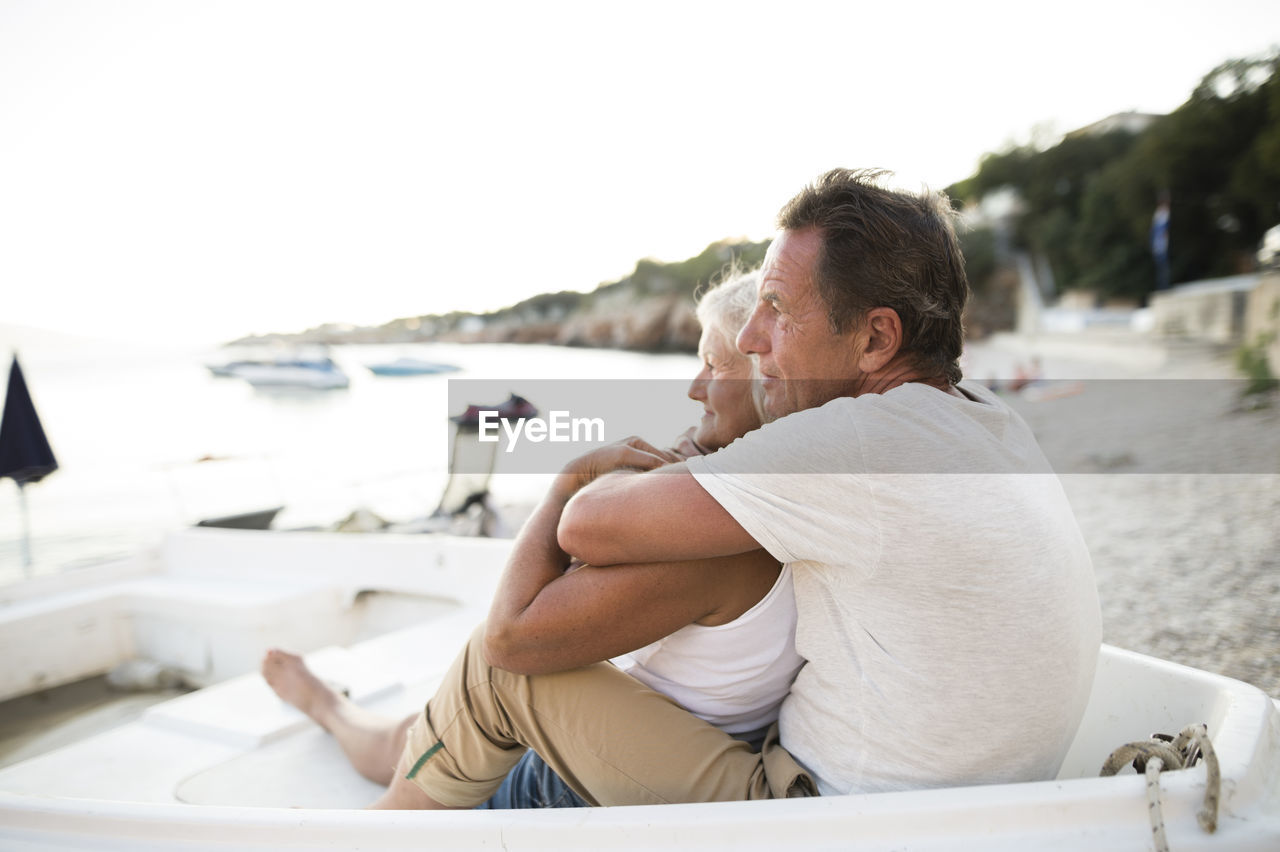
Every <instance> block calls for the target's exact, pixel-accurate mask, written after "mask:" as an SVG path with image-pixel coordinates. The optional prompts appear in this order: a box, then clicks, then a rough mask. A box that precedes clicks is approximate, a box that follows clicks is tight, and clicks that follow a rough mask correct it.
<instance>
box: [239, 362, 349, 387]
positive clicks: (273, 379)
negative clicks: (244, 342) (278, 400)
mask: <svg viewBox="0 0 1280 852" xmlns="http://www.w3.org/2000/svg"><path fill="white" fill-rule="evenodd" d="M231 375H233V376H236V377H238V378H241V379H244V380H245V381H246V382H248V383H249V384H251V385H253V386H254V387H292V388H314V389H317V390H328V389H330V388H345V387H347V386H349V385H350V384H351V380H350V379H349V378H347V374H346V373H344V372H343V371H342V368H341V367H339V366H338V365H337V364H336V363H335V362H334V360H333V359H332V358H315V359H296V360H294V359H283V360H278V361H272V362H269V363H253V362H250V363H245V364H241V365H239V366H237V367H234V368H233V369H232V371H231Z"/></svg>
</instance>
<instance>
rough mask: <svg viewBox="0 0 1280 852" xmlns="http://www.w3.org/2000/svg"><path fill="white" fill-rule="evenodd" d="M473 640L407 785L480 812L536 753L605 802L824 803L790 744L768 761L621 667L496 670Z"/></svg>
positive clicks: (773, 746)
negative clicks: (808, 799)
mask: <svg viewBox="0 0 1280 852" xmlns="http://www.w3.org/2000/svg"><path fill="white" fill-rule="evenodd" d="M483 635H484V629H483V627H481V628H480V629H478V630H477V631H476V632H475V633H474V634H472V636H471V640H470V641H469V642H468V643H467V646H466V648H464V649H463V651H462V654H461V655H460V656H459V657H458V659H457V660H455V661H454V664H453V666H452V667H451V668H450V669H449V672H448V674H446V675H445V679H444V683H442V684H441V686H440V689H439V691H438V692H436V695H435V697H434V698H432V699H431V700H430V701H429V702H428V703H427V706H426V709H425V711H424V713H423V716H422V717H421V718H419V719H418V721H417V723H416V724H415V725H414V726H413V729H412V730H410V732H409V737H408V742H407V743H406V746H405V748H406V752H407V754H406V761H405V763H406V764H407V765H408V766H409V767H410V769H409V772H408V775H407V777H408V778H409V780H411V781H413V782H414V783H415V784H417V785H418V786H419V787H420V788H421V789H422V790H423V791H424V792H426V794H427V795H428V796H430V797H431V798H433V799H435V800H436V801H437V802H439V803H441V804H443V805H449V806H452V807H473V806H475V805H478V804H480V803H481V802H483V801H485V800H486V799H488V798H489V796H491V795H492V794H493V793H494V791H496V790H497V789H498V787H499V785H501V784H502V779H503V778H505V777H506V774H507V772H508V771H510V769H511V768H512V767H513V766H515V764H516V762H517V761H518V760H519V759H520V757H521V756H522V755H523V754H524V752H525V749H526V748H532V749H533V750H534V751H536V752H537V753H538V754H539V755H540V756H541V757H542V759H543V760H545V761H546V762H547V764H548V765H550V766H551V768H552V769H554V770H555V772H556V774H558V775H559V776H560V777H561V778H563V779H564V780H565V782H567V783H568V784H569V786H571V787H572V788H573V789H574V791H576V792H577V793H578V794H579V795H580V796H582V797H583V798H584V799H586V800H587V801H588V802H591V803H592V804H595V805H642V804H665V803H670V802H711V801H736V800H742V799H770V798H775V797H784V796H810V795H817V792H816V788H815V786H814V784H813V781H812V780H811V779H810V778H809V776H808V775H807V774H806V773H805V771H804V770H803V769H802V768H801V767H800V765H799V764H797V763H796V761H795V760H794V759H793V758H792V757H791V755H790V754H788V753H787V752H786V750H785V749H783V748H782V747H781V745H779V743H778V733H777V725H774V727H773V728H772V729H770V731H769V735H768V737H767V738H766V739H765V744H764V747H763V749H762V750H761V751H760V753H758V754H757V753H754V752H752V751H751V748H750V747H749V746H748V745H747V744H746V743H743V742H740V741H739V740H735V739H733V738H732V737H730V736H729V735H728V734H726V733H724V732H723V731H721V730H720V729H719V728H716V727H714V726H713V725H710V724H708V723H706V722H704V721H702V720H701V719H699V718H697V717H696V716H693V715H692V714H690V713H689V712H688V711H686V710H684V709H683V708H682V707H680V706H679V705H678V704H676V703H675V702H674V701H672V700H671V699H670V698H667V697H666V696H664V695H662V694H660V693H657V692H654V691H653V690H651V689H649V688H648V687H646V686H644V685H643V684H642V683H640V682H639V681H637V680H636V679H635V678H632V677H631V676H629V675H627V674H624V673H623V672H621V671H619V670H618V669H617V668H615V667H614V666H612V665H610V664H609V663H596V664H595V665H591V666H587V667H585V668H581V669H574V670H572V671H567V672H560V673H557V674H552V675H537V676H533V677H529V676H524V675H514V674H511V673H509V672H506V671H503V670H501V669H495V668H492V667H491V666H489V664H488V663H487V662H486V660H485V658H484V652H483V649H482V641H483Z"/></svg>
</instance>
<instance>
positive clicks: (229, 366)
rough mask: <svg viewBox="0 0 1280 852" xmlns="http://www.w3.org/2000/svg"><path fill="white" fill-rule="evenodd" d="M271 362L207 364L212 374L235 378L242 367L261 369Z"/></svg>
mask: <svg viewBox="0 0 1280 852" xmlns="http://www.w3.org/2000/svg"><path fill="white" fill-rule="evenodd" d="M271 363H272V362H271V361H228V362H227V363H225V364H205V367H206V368H208V370H209V372H210V373H213V375H215V376H220V377H224V378H226V377H233V376H235V374H236V370H238V369H240V368H241V367H260V366H264V365H269V364H271Z"/></svg>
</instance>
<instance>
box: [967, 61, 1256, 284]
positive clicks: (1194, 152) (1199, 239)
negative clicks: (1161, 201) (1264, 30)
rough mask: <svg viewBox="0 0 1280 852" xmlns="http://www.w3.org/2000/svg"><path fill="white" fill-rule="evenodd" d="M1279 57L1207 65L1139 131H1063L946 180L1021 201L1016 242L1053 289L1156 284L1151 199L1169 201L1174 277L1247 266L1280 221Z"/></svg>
mask: <svg viewBox="0 0 1280 852" xmlns="http://www.w3.org/2000/svg"><path fill="white" fill-rule="evenodd" d="M1278 64H1280V54H1275V53H1273V54H1272V55H1269V56H1267V57H1263V58H1254V59H1235V60H1231V61H1229V62H1225V63H1223V64H1222V65H1220V66H1219V67H1217V68H1215V69H1214V70H1213V71H1211V72H1209V74H1207V75H1206V76H1205V77H1204V79H1203V80H1202V81H1201V83H1200V85H1199V86H1197V87H1196V89H1195V91H1194V92H1193V93H1192V94H1191V97H1190V98H1189V99H1188V100H1187V102H1186V103H1185V104H1183V105H1182V106H1181V107H1179V108H1178V109H1176V110H1175V111H1174V112H1172V113H1171V114H1169V115H1167V116H1163V117H1161V118H1159V119H1157V120H1156V121H1155V122H1153V123H1152V124H1151V125H1150V126H1149V127H1148V128H1147V129H1146V130H1145V131H1143V132H1142V133H1140V134H1130V133H1125V132H1113V133H1106V134H1101V135H1091V134H1088V133H1086V132H1077V133H1075V134H1069V135H1068V136H1067V137H1066V138H1064V139H1063V140H1062V141H1061V142H1060V143H1059V144H1057V145H1055V146H1053V147H1051V148H1048V149H1046V150H1036V149H1033V148H1030V147H1025V146H1024V147H1021V148H1015V149H1012V150H1009V151H1005V152H1003V153H1000V154H992V155H988V156H987V157H985V158H983V160H982V162H981V164H980V166H979V169H978V172H977V174H975V175H974V176H972V177H971V178H969V179H967V180H965V181H962V182H960V183H958V184H956V185H954V186H953V187H951V188H950V190H949V191H950V192H951V194H952V195H953V196H954V197H957V198H959V199H960V200H962V201H976V200H979V199H981V198H982V197H983V196H984V195H986V194H988V193H990V192H992V191H994V190H995V189H997V188H1000V187H1006V186H1007V187H1012V188H1013V189H1015V190H1016V191H1017V193H1018V194H1019V196H1020V197H1021V199H1022V210H1023V212H1022V214H1021V216H1020V217H1019V219H1018V221H1017V225H1016V229H1015V233H1014V240H1015V245H1017V246H1019V247H1022V248H1025V249H1029V250H1031V251H1034V252H1037V253H1039V254H1042V255H1044V256H1045V257H1046V258H1048V260H1049V262H1050V264H1051V266H1052V267H1053V270H1054V276H1055V278H1056V280H1057V281H1058V282H1059V284H1061V285H1063V286H1068V287H1070V286H1078V287H1087V288H1090V289H1093V290H1095V291H1097V292H1098V293H1099V294H1101V295H1103V296H1124V297H1129V298H1137V299H1142V298H1145V297H1146V295H1147V294H1148V293H1149V292H1150V291H1151V289H1152V288H1153V287H1154V284H1155V267H1154V262H1153V259H1152V256H1151V253H1150V248H1149V233H1150V227H1151V217H1152V213H1153V212H1154V210H1155V206H1156V203H1157V199H1158V198H1159V197H1160V196H1161V194H1162V193H1168V195H1169V198H1170V201H1171V209H1172V214H1171V220H1170V250H1169V254H1170V265H1171V273H1172V280H1173V281H1174V282H1175V283H1176V282H1179V281H1188V280H1194V279H1198V278H1205V277H1212V276H1219V275H1228V274H1232V273H1234V272H1240V271H1243V270H1245V269H1247V268H1249V266H1250V264H1251V262H1252V260H1251V259H1252V255H1253V251H1254V250H1255V248H1256V246H1257V244H1258V241H1259V240H1260V239H1261V237H1262V234H1263V233H1264V232H1265V231H1266V230H1267V228H1269V227H1271V226H1272V225H1274V224H1276V223H1277V222H1280V206H1278V205H1277V202H1278V201H1280V75H1277V73H1276V72H1277V66H1278Z"/></svg>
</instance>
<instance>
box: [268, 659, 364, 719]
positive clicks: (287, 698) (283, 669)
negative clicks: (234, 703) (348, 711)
mask: <svg viewBox="0 0 1280 852" xmlns="http://www.w3.org/2000/svg"><path fill="white" fill-rule="evenodd" d="M262 676H263V677H264V678H266V681H267V685H268V686H270V687H271V689H272V690H273V691H274V692H275V694H276V695H278V696H280V699H281V700H282V701H284V702H286V703H288V704H290V705H292V706H294V707H296V708H297V709H299V710H301V711H302V712H303V713H305V714H307V716H309V717H311V719H312V721H314V722H316V724H318V725H320V727H322V728H324V729H326V730H328V728H329V725H328V720H329V719H330V718H331V717H332V714H333V710H334V708H335V707H336V706H337V705H338V703H339V702H340V701H341V700H342V698H343V697H344V696H343V695H342V693H341V692H339V691H338V690H337V689H335V688H333V687H332V686H330V685H329V684H327V683H325V682H324V681H322V680H321V679H320V678H318V677H316V676H315V675H314V674H313V673H312V671H311V669H309V668H307V664H306V662H305V661H303V659H302V657H300V656H298V655H297V654H290V653H289V652H288V651H281V650H280V649H279V648H272V649H271V650H270V651H267V655H266V656H265V657H263V658H262Z"/></svg>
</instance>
